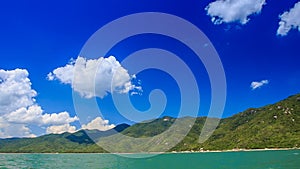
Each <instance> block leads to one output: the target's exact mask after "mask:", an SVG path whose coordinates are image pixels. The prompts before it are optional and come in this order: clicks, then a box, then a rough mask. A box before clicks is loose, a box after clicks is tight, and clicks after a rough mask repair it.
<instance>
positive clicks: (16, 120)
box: [0, 69, 78, 138]
mask: <svg viewBox="0 0 300 169" xmlns="http://www.w3.org/2000/svg"><path fill="white" fill-rule="evenodd" d="M28 75H29V73H28V71H27V70H25V69H15V70H2V69H0V138H4V137H34V136H35V135H34V134H33V133H32V132H33V131H31V128H30V127H32V125H37V126H45V127H47V126H50V125H68V124H69V123H71V122H74V121H76V120H78V118H77V117H76V116H75V117H70V115H69V113H68V112H61V113H52V114H49V113H45V112H44V111H43V110H42V108H41V107H40V106H39V105H38V104H37V103H36V100H35V98H34V97H35V96H36V95H37V92H36V91H35V90H33V89H32V88H31V82H30V79H29V78H28Z"/></svg>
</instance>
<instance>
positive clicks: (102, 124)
mask: <svg viewBox="0 0 300 169" xmlns="http://www.w3.org/2000/svg"><path fill="white" fill-rule="evenodd" d="M114 127H115V125H114V124H109V121H108V120H104V119H102V118H101V117H96V118H95V119H94V120H92V121H91V122H89V123H88V124H86V125H82V129H86V130H94V129H97V130H101V131H106V130H109V129H112V128H114Z"/></svg>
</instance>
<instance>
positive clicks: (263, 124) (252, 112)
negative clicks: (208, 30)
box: [0, 94, 300, 152]
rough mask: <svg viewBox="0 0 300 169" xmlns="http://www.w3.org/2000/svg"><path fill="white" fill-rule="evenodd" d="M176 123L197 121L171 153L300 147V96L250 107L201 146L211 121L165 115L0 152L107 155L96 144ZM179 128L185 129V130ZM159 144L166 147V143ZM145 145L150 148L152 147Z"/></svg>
mask: <svg viewBox="0 0 300 169" xmlns="http://www.w3.org/2000/svg"><path fill="white" fill-rule="evenodd" d="M176 120H178V121H179V122H180V123H182V124H188V122H190V120H195V123H194V125H193V126H190V127H191V129H190V132H189V133H188V135H187V136H186V137H185V138H184V139H183V140H182V141H180V142H179V143H178V144H177V145H176V146H175V147H173V148H172V149H171V150H169V151H190V150H194V151H199V150H226V149H234V148H245V149H256V148H294V147H300V123H299V122H300V94H297V95H294V96H290V97H288V98H287V99H285V100H282V101H280V102H277V103H275V104H272V105H267V106H264V107H261V108H249V109H247V110H245V111H244V112H241V113H238V114H236V115H234V116H232V117H229V118H225V119H221V121H220V124H219V126H218V127H217V129H216V130H215V131H214V133H213V134H212V136H211V137H210V138H209V139H208V140H207V141H205V142H204V143H201V144H200V143H199V142H198V139H199V135H200V133H201V130H202V127H203V125H204V123H205V120H206V117H198V118H196V119H195V118H191V117H185V118H180V119H176V118H172V117H163V118H159V119H155V120H152V121H149V122H143V123H138V124H134V125H132V126H130V127H129V125H127V124H121V125H118V126H116V128H115V130H108V131H98V130H80V131H77V132H76V133H73V134H71V133H63V134H49V135H44V136H40V137H37V138H11V139H0V152H105V150H103V149H102V148H100V147H99V146H98V145H97V144H95V142H94V141H93V140H95V141H96V142H99V143H100V142H101V141H103V140H104V141H105V139H106V138H109V137H112V138H114V137H115V136H117V135H116V134H117V133H118V132H121V133H122V134H123V135H126V136H130V137H136V138H147V137H154V136H156V135H158V134H160V133H163V132H164V131H166V130H167V129H169V128H171V127H172V124H174V123H175V121H176ZM175 130H176V131H178V132H180V131H181V129H180V128H175ZM169 139H170V138H169ZM156 141H158V142H162V143H166V142H164V141H165V140H156ZM110 144H111V145H112V146H114V147H116V148H118V147H122V145H126V146H127V147H129V150H130V149H134V147H130V146H131V143H130V142H128V141H127V140H126V139H118V137H116V139H114V140H113V141H112V142H110ZM142 146H145V148H147V146H149V145H147V144H145V145H142ZM140 148H141V147H140ZM142 148H143V147H142ZM160 148H162V147H157V148H156V149H153V150H155V151H159V150H160ZM124 151H126V150H124ZM120 152H122V151H120Z"/></svg>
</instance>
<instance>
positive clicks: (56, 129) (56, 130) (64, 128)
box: [46, 124, 76, 134]
mask: <svg viewBox="0 0 300 169" xmlns="http://www.w3.org/2000/svg"><path fill="white" fill-rule="evenodd" d="M46 131H47V133H53V134H61V133H64V132H69V133H74V132H75V131H76V127H75V126H71V125H70V124H63V125H58V126H49V127H47V130H46Z"/></svg>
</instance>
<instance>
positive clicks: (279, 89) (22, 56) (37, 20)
mask: <svg viewBox="0 0 300 169" xmlns="http://www.w3.org/2000/svg"><path fill="white" fill-rule="evenodd" d="M213 2H214V1H210V0H204V1H201V0H190V1H189V2H186V1H177V0H175V1H174V0H172V1H171V0H166V1H164V2H154V1H146V0H145V1H138V2H137V1H133V0H126V1H116V0H113V1H97V0H92V1H89V2H84V1H79V0H75V1H74V0H72V1H63V2H62V1H55V0H54V1H45V2H40V1H23V0H19V1H14V0H13V1H9V2H3V3H2V5H1V10H0V21H1V27H0V30H1V31H0V37H1V42H0V43H1V46H0V49H1V62H0V69H1V70H3V74H7V72H5V71H9V70H11V71H12V70H16V69H17V68H19V69H26V70H27V71H28V73H29V75H28V78H29V79H30V82H31V89H33V90H34V91H36V92H37V93H36V94H33V93H31V95H30V97H31V98H35V99H36V100H34V101H33V102H32V101H29V102H28V104H24V106H25V109H26V112H28V111H29V107H30V106H32V105H38V106H39V107H40V108H41V109H42V110H43V111H41V117H43V119H45V118H46V116H42V115H45V114H49V115H50V114H52V113H56V115H57V116H58V117H60V116H61V117H62V116H64V115H66V114H60V113H59V112H65V111H66V112H67V113H68V116H67V117H66V116H64V117H66V120H68V119H69V122H70V123H68V124H70V125H69V126H67V128H69V129H70V126H75V127H76V129H78V128H80V126H79V122H78V120H76V119H74V118H75V117H74V116H76V115H77V114H76V111H75V109H74V105H73V98H72V88H71V85H70V84H66V83H65V81H63V80H62V79H59V78H58V77H57V76H56V77H54V80H49V79H47V75H48V73H50V72H53V70H55V69H57V68H59V67H64V66H65V65H67V64H68V63H69V62H70V59H71V58H74V59H75V60H76V58H77V57H78V55H79V53H80V51H81V49H82V47H83V46H84V44H85V43H86V41H87V40H88V39H89V37H90V36H91V35H92V34H93V33H95V32H96V31H97V30H98V29H100V28H101V27H102V26H104V25H105V24H107V23H109V22H111V21H113V20H115V19H117V18H120V17H122V16H126V15H129V14H134V13H139V12H162V13H168V14H172V15H176V16H178V17H181V18H183V19H185V20H187V21H189V22H190V23H192V24H194V25H195V26H197V27H198V29H200V30H202V32H203V33H204V34H205V35H206V36H207V37H208V38H209V40H210V41H211V42H212V44H213V45H214V47H215V49H216V51H217V52H218V54H219V57H220V59H221V61H222V63H223V68H224V71H225V75H226V82H227V100H226V106H225V110H224V113H223V117H228V116H231V115H233V114H236V113H238V112H241V111H243V110H245V109H247V108H249V107H260V106H264V105H266V104H270V103H274V102H276V101H279V100H281V99H284V98H285V97H287V96H289V95H292V94H296V93H299V91H300V78H299V77H300V69H299V63H300V58H299V44H300V31H299V30H300V21H299V17H297V16H299V15H300V12H299V10H298V11H296V9H298V7H296V6H295V7H294V5H295V4H296V3H297V2H298V1H297V0H289V1H266V4H265V5H260V7H261V9H259V7H257V6H251V5H252V4H251V3H250V4H246V5H245V4H243V3H241V2H242V1H241V0H235V1H232V2H231V3H235V4H236V5H237V6H238V7H239V6H240V8H242V7H244V10H240V8H237V9H234V8H231V7H232V6H231V5H230V4H222V3H220V4H218V3H214V4H213ZM262 2H265V1H264V0H257V1H253V4H254V3H257V4H260V3H262ZM209 4H211V6H210V8H207V7H208V6H209ZM222 5H223V7H224V6H225V7H226V8H225V9H231V10H233V11H236V13H235V15H233V16H231V15H229V14H228V13H227V12H228V11H229V10H222V8H221V7H222ZM226 5H228V6H226ZM258 6H259V5H258ZM299 6H300V5H299ZM205 8H207V10H206V9H205ZM292 9H295V10H292ZM288 11H290V13H289V14H286V15H285V16H283V17H280V16H282V14H283V13H284V12H288ZM245 16H246V17H245ZM295 16H296V17H295ZM213 17H216V19H215V20H214V22H212V18H213ZM245 18H248V20H245ZM281 20H282V21H284V22H282V23H285V24H286V25H285V26H286V27H282V28H285V29H286V28H287V27H288V26H289V24H291V25H292V26H291V27H292V29H290V30H287V31H286V30H284V29H281V30H280V31H279V32H278V29H279V23H280V21H281ZM297 24H298V25H297ZM297 26H298V27H297ZM120 29H121V30H122V28H120ZM174 29H176V28H174ZM145 48H161V49H164V50H167V51H171V52H173V53H175V54H176V55H177V56H179V57H180V58H181V59H182V60H183V61H185V62H186V64H187V65H188V66H189V67H190V69H191V70H192V72H193V73H194V75H195V77H196V80H197V84H198V86H199V89H200V90H199V91H200V95H201V103H200V110H199V113H198V116H203V115H207V112H208V110H209V106H210V99H211V94H210V92H211V88H210V82H209V76H208V74H207V72H206V69H205V67H204V65H203V63H201V62H200V61H199V60H197V59H196V58H197V56H196V55H195V53H193V52H192V51H191V50H190V49H189V48H188V46H186V45H184V44H182V43H181V42H179V41H176V40H174V39H172V38H170V37H166V36H161V35H154V34H145V35H138V36H133V37H130V38H128V39H124V40H123V41H121V42H120V43H118V44H116V45H115V46H114V47H113V48H112V49H111V50H110V51H109V52H108V53H107V55H106V56H103V57H106V58H107V57H108V56H110V55H113V56H114V57H115V58H116V59H117V61H119V62H121V61H122V60H124V59H125V58H126V57H127V56H128V55H130V54H131V53H133V52H135V51H139V50H142V49H145ZM99 57H100V56H99ZM113 63H115V62H113ZM121 66H122V65H121ZM124 69H126V70H129V69H130V68H127V67H124ZM19 73H20V74H22V75H24V74H26V72H19ZM129 75H130V77H131V76H132V74H131V73H130V71H129ZM3 76H4V75H3ZM54 76H55V75H54ZM136 76H137V77H136V79H131V80H133V81H134V82H132V85H134V84H135V85H140V86H141V87H142V89H143V91H142V92H141V91H139V92H141V95H133V96H130V97H131V101H132V103H133V105H134V106H135V107H136V108H137V109H138V110H141V111H145V110H147V109H148V108H149V106H150V105H149V102H148V95H149V92H150V91H151V90H153V89H155V88H160V89H162V90H164V92H165V95H166V97H167V98H168V103H167V105H166V109H165V111H164V112H163V113H162V114H161V116H163V115H170V116H174V117H176V116H177V115H178V109H179V107H180V106H179V103H180V97H179V94H180V91H179V89H178V86H177V84H176V82H175V81H174V79H172V77H171V76H170V75H168V74H166V73H164V72H162V71H159V70H147V71H143V72H141V73H140V74H137V75H136ZM2 78H3V77H2ZM55 79H56V80H55ZM263 80H265V81H263ZM2 81H3V80H2ZM138 81H139V82H141V83H140V84H139V83H138ZM252 82H254V83H253V87H254V86H256V87H257V88H255V87H254V88H255V89H252V88H251V83H252ZM255 82H257V83H255ZM63 83H65V84H63ZM1 84H4V83H2V82H0V85H1ZM26 84H27V85H29V84H28V83H27V82H26ZM260 85H261V86H260ZM29 86H30V85H29ZM2 87H3V86H2ZM8 94H9V93H8ZM0 95H1V94H0ZM1 97H3V98H4V96H1ZM26 97H27V96H26ZM31 98H30V99H31ZM93 98H95V97H93ZM30 99H29V100H30ZM89 99H91V98H88V99H87V100H89ZM96 99H97V103H98V104H99V106H100V108H101V112H102V113H103V116H104V117H103V119H106V120H109V124H119V123H123V122H126V123H132V121H129V120H128V119H126V118H124V117H122V116H121V115H120V114H119V113H118V111H117V110H116V108H115V107H114V104H113V101H112V98H111V94H110V93H108V95H106V96H104V97H103V98H100V97H97V96H96ZM0 100H1V99H0ZM2 101H3V99H2ZM31 102H32V103H31ZM157 103H158V104H159V103H160V101H157ZM0 104H1V103H0ZM1 106H2V107H4V108H5V105H4V102H3V105H1ZM1 106H0V107H1ZM4 108H3V109H2V110H0V113H1V114H0V127H2V130H1V129H0V136H1V133H2V137H8V136H29V134H28V133H33V134H35V135H39V134H43V133H45V132H46V131H45V130H46V129H47V128H48V129H49V132H50V131H51V130H50V128H49V127H51V126H55V125H56V126H62V125H67V123H63V122H61V123H55V122H54V121H55V120H53V119H55V118H54V117H52V118H51V119H50V120H49V121H47V122H46V121H45V122H43V124H40V123H34V122H33V121H30V120H28V121H26V122H24V121H23V122H22V121H14V120H12V119H13V118H12V119H10V120H9V118H8V117H10V116H8V114H9V113H11V112H5V111H4V110H7V109H4ZM20 108H21V107H20V106H19V107H18V106H17V107H16V108H15V109H13V108H12V109H9V110H10V111H12V112H16V111H17V110H18V109H20ZM85 109H86V110H87V111H89V110H88V106H86V108H85ZM32 110H33V109H32ZM1 111H3V112H1ZM36 111H38V112H39V110H36ZM91 111H92V110H91ZM125 111H126V110H125ZM15 114H16V115H17V114H18V113H15ZM1 116H2V122H1ZM77 116H78V117H79V118H80V121H81V122H83V123H84V124H87V123H88V122H89V121H91V120H92V119H94V117H88V116H90V115H89V114H88V113H87V114H86V117H87V118H86V119H83V117H80V115H77ZM91 116H92V115H91ZM20 118H22V117H20ZM72 118H73V119H72ZM103 119H100V120H99V119H98V120H99V121H102V120H103ZM51 120H52V121H53V122H52V121H51ZM99 121H98V122H99ZM96 122H97V121H95V123H96ZM1 123H2V126H1ZM104 124H105V125H106V127H108V128H109V127H111V126H109V124H108V123H104ZM3 126H19V127H25V128H27V129H24V130H23V131H8V129H5V127H3ZM86 126H87V125H86ZM90 126H92V124H90ZM65 127H66V126H65ZM52 129H53V130H54V129H55V127H54V128H52ZM57 130H58V129H57ZM55 131H56V130H55ZM24 132H25V134H24ZM26 132H27V134H26ZM14 133H20V134H14Z"/></svg>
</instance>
